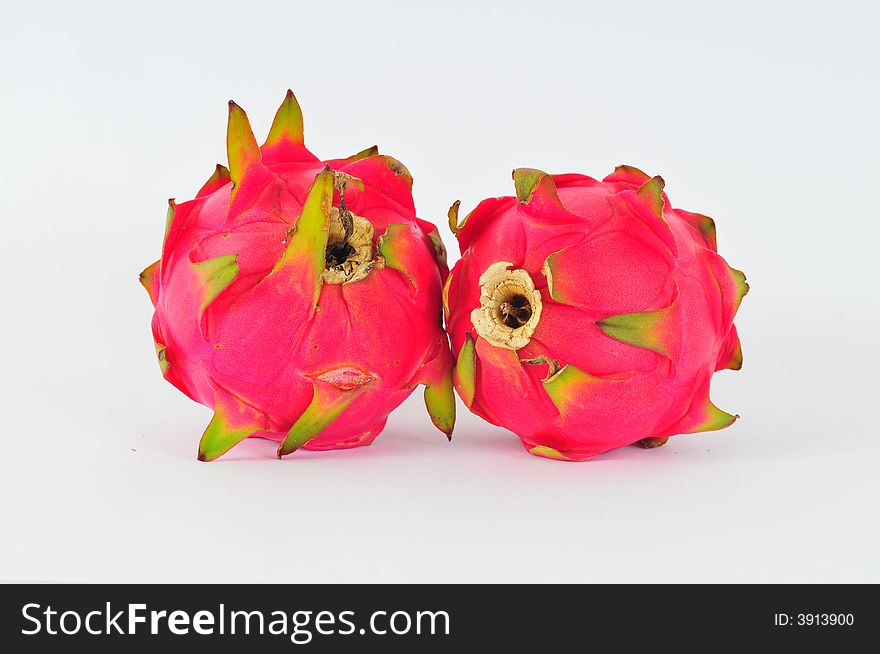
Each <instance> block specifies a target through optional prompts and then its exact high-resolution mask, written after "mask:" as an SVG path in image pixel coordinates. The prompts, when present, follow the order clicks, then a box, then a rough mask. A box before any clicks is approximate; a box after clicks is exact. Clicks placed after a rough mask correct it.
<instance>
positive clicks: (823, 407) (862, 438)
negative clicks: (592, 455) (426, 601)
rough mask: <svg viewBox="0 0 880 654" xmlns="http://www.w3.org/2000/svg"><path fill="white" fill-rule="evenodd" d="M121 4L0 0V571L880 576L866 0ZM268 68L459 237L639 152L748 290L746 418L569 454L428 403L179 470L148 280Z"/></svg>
mask: <svg viewBox="0 0 880 654" xmlns="http://www.w3.org/2000/svg"><path fill="white" fill-rule="evenodd" d="M124 4H125V5H131V6H123V5H124ZM138 4H140V5H149V6H148V7H143V6H142V7H138V8H134V3H106V4H98V3H94V2H77V3H60V2H58V3H54V5H53V4H52V3H50V4H48V5H46V4H39V5H38V4H37V3H16V4H14V5H10V6H4V8H3V19H2V27H0V31H2V34H0V93H2V102H0V130H2V133H0V180H2V181H0V189H2V193H0V220H2V236H0V244H2V249H0V298H2V321H0V343H2V354H0V357H2V358H0V361H2V363H0V416H2V425H3V429H2V449H0V579H2V580H40V581H44V580H45V581H49V580H57V581H295V582H305V581H320V582H323V581H413V582H422V581H769V582H781V581H798V582H806V581H873V582H878V581H880V557H878V556H877V552H878V545H880V543H878V540H880V527H878V510H877V506H878V501H880V482H878V478H880V475H878V465H880V445H878V439H877V435H878V432H880V430H878V428H877V426H876V421H877V410H878V400H877V390H878V383H877V372H876V371H877V366H878V363H880V362H878V358H880V357H878V334H880V302H878V292H877V288H878V286H877V285H878V281H880V280H878V264H877V245H876V242H877V238H878V236H880V227H878V224H880V214H878V210H877V206H878V187H877V182H878V176H880V164H878V151H880V138H878V136H880V134H878V124H880V120H878V116H880V95H878V93H880V91H878V83H877V67H878V63H880V46H878V37H877V34H878V30H880V12H878V9H877V8H876V7H877V6H876V4H874V3H870V2H864V3H858V2H838V3H825V2H822V3H820V2H814V3H811V2H790V3H783V2H770V3H768V2H743V1H741V0H739V1H737V2H733V3H726V4H721V3H703V2H675V3H658V2H633V1H630V2H626V3H612V2H607V1H606V2H602V3H584V2H577V3H571V4H563V3H554V2H534V1H532V2H527V3H514V2H503V3H497V4H489V3H480V2H475V1H470V2H463V3H457V2H450V1H448V0H447V1H444V2H443V3H434V6H433V7H428V6H421V5H422V4H425V5H427V3H412V2H411V3H404V2H400V3H377V2H351V3H348V2H339V1H336V2H309V3H297V2H291V1H287V2H278V3H265V2H254V1H252V2H244V1H241V2H237V3H226V2H211V3H204V4H201V5H196V4H195V3H181V2H169V3H163V2H151V3H138ZM832 4H833V8H832ZM288 87H291V88H293V89H294V91H295V93H296V94H297V96H298V98H299V100H300V103H301V104H302V107H303V110H304V113H305V121H306V142H307V144H308V145H309V146H310V148H311V149H312V150H313V151H314V152H315V153H316V154H318V155H319V156H322V157H325V158H329V157H332V156H344V155H348V154H351V153H353V152H356V151H358V150H360V149H362V148H364V147H366V146H369V145H372V144H373V143H378V144H379V145H380V147H381V149H382V151H383V152H387V153H390V154H393V155H394V156H396V157H397V158H399V159H400V160H402V161H403V162H404V163H405V164H406V165H407V166H408V167H409V168H410V170H411V171H412V173H413V175H414V176H415V180H416V183H415V188H414V193H415V200H416V205H417V208H418V210H419V213H420V215H421V216H422V217H424V218H427V219H430V220H433V221H434V222H436V223H437V224H439V225H441V232H442V233H443V236H444V238H445V240H446V242H447V245H448V246H449V249H450V251H451V252H450V253H451V255H452V258H453V259H455V258H456V257H457V248H456V244H455V242H454V239H453V238H452V236H451V234H450V233H449V232H448V230H447V229H446V228H445V227H444V226H443V225H444V223H445V215H446V209H447V208H448V206H449V205H450V204H451V202H452V201H453V200H455V199H461V200H462V204H463V207H462V208H463V210H470V209H471V208H472V207H473V206H474V205H475V204H476V202H478V201H479V200H480V199H481V198H483V197H488V196H494V195H508V194H512V192H513V186H512V182H511V181H510V170H511V169H512V168H514V167H516V166H533V167H538V168H541V169H544V170H547V171H550V172H556V173H561V172H582V173H586V174H590V175H592V176H594V177H601V176H603V175H605V174H607V173H608V172H609V171H610V170H611V169H612V168H613V166H614V165H615V164H618V163H624V162H625V163H630V164H633V165H636V166H639V167H640V168H642V169H644V170H646V171H648V172H649V173H651V174H662V175H663V176H664V177H665V179H666V181H667V187H666V190H667V192H668V193H669V195H670V198H671V199H672V202H673V204H674V205H676V206H679V207H683V208H686V209H690V210H694V211H699V212H703V213H706V214H708V215H711V216H713V217H714V218H715V219H716V221H717V223H718V237H719V244H720V251H721V253H722V254H723V255H724V256H725V257H726V258H727V259H728V261H729V262H730V263H731V264H732V265H734V266H736V267H738V268H741V269H742V270H744V271H745V272H746V273H747V275H748V278H749V282H750V283H751V286H752V291H751V293H750V294H749V296H748V297H747V298H746V300H745V302H744V303H743V305H742V309H741V311H740V315H739V317H738V320H737V323H738V325H739V327H740V333H741V335H742V340H743V346H744V350H745V367H744V369H743V370H742V371H741V372H739V373H734V372H729V371H726V372H722V373H719V374H718V375H717V376H716V378H715V381H714V383H713V399H714V401H715V403H716V404H718V405H719V406H720V407H722V408H724V409H727V410H729V411H732V412H737V413H739V414H741V415H742V420H741V421H739V422H738V423H737V424H736V425H734V426H733V427H732V428H730V429H728V430H725V431H722V432H717V433H712V434H706V435H699V436H683V437H678V438H675V439H673V440H672V441H671V442H670V444H669V445H667V446H666V447H664V448H660V449H658V450H651V451H642V450H638V449H636V448H625V449H622V450H619V451H616V452H612V453H610V454H608V455H605V456H602V457H600V458H598V459H597V460H594V461H592V462H588V463H582V464H564V463H558V462H553V461H548V460H542V459H538V458H535V457H531V456H528V455H527V454H526V453H525V452H524V451H523V450H522V448H521V446H520V444H519V442H518V440H517V439H516V438H515V437H514V436H513V435H511V434H510V433H509V432H506V431H504V430H502V429H497V428H494V427H491V426H489V425H487V424H486V423H483V422H482V421H480V420H479V419H477V418H475V417H473V416H471V415H468V414H467V412H466V411H465V410H464V408H463V407H462V406H461V405H459V411H460V417H459V422H458V426H457V429H456V433H455V438H454V441H453V443H452V444H451V445H450V444H447V443H446V440H445V438H443V436H442V435H441V434H440V433H439V432H437V431H435V430H434V429H433V427H431V425H430V422H429V420H428V418H427V416H426V415H425V413H424V410H423V407H422V402H421V398H420V397H419V395H420V394H415V395H413V396H412V397H411V398H410V400H409V401H407V402H406V403H405V404H404V405H403V406H402V407H401V408H400V409H399V410H398V411H397V412H396V413H395V414H394V415H393V417H392V419H391V420H390V422H389V424H388V428H387V430H386V431H385V433H384V434H383V435H382V436H381V437H380V438H379V439H378V440H377V441H376V443H375V444H374V445H373V446H372V447H369V448H362V449H358V450H352V451H346V452H329V453H307V452H301V453H297V454H296V455H294V456H292V457H290V458H289V459H287V460H284V461H282V462H279V461H276V460H275V459H274V458H273V457H272V455H273V453H274V446H272V444H270V443H267V442H265V441H255V442H247V443H244V444H243V445H241V446H239V447H237V448H236V449H235V450H234V451H233V452H232V453H231V454H229V455H228V456H226V457H224V458H223V459H222V460H220V461H219V462H217V463H214V464H200V463H198V462H197V461H196V460H195V451H196V445H197V442H198V438H199V436H200V434H201V432H202V430H203V428H204V426H205V425H206V424H207V422H208V420H209V419H210V414H211V412H210V411H209V410H208V409H206V408H204V407H202V406H199V405H197V404H195V403H193V402H192V401H190V400H189V399H187V398H186V397H184V396H183V395H182V394H180V393H179V392H178V391H177V390H175V389H174V388H173V387H172V386H170V385H169V384H167V383H165V382H163V380H162V378H161V376H160V374H159V371H158V368H157V365H156V361H155V356H154V353H153V345H152V339H151V336H150V330H149V319H150V315H151V306H150V304H149V301H148V299H147V296H146V293H145V292H144V291H143V289H142V288H141V287H140V285H139V284H138V282H137V275H138V273H139V272H140V271H141V269H142V268H143V267H144V266H146V265H147V264H148V263H150V262H152V261H153V260H154V259H156V258H157V256H158V251H159V246H160V242H161V236H162V230H163V225H164V214H165V206H166V199H167V198H168V197H169V196H175V197H177V198H179V199H181V200H183V199H187V198H189V197H191V196H192V195H193V194H194V192H195V191H196V190H197V189H198V188H199V186H200V185H201V183H202V182H203V181H204V179H206V178H207V176H208V175H209V174H210V173H211V171H212V168H213V166H214V164H215V163H216V162H225V146H224V138H225V124H226V101H227V100H228V99H229V98H230V97H232V98H234V99H235V100H236V101H238V102H239V103H240V104H241V105H242V106H243V107H244V108H245V109H246V110H247V111H248V113H249V115H250V117H251V121H252V124H253V125H254V129H255V131H256V132H257V135H258V137H259V138H260V140H262V137H263V136H264V135H265V133H266V132H267V130H268V127H269V124H270V121H271V118H272V115H273V114H274V111H275V109H276V107H277V105H278V104H279V103H280V101H281V99H282V97H283V94H284V92H285V90H286V89H287V88H288Z"/></svg>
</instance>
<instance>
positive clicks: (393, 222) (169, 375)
mask: <svg viewBox="0 0 880 654" xmlns="http://www.w3.org/2000/svg"><path fill="white" fill-rule="evenodd" d="M227 152H228V157H229V169H228V170H227V169H226V168H224V167H223V166H220V165H218V166H217V169H216V171H215V172H214V174H213V176H212V177H211V178H210V179H209V180H208V181H207V183H206V184H205V185H204V186H203V187H202V189H201V190H200V191H199V192H198V193H197V194H196V198H195V199H194V200H191V201H189V202H184V203H181V204H175V203H174V201H173V200H172V201H170V202H169V204H170V208H169V210H168V218H167V225H166V230H165V241H164V244H163V247H162V258H161V259H160V260H159V261H157V262H156V263H154V264H153V265H151V266H149V267H148V268H147V269H146V270H144V272H143V273H142V274H141V282H142V283H143V285H144V286H145V287H146V289H147V292H148V293H149V294H150V298H151V300H152V302H153V304H154V306H155V307H156V311H155V314H154V316H153V322H152V327H153V336H154V339H155V341H156V352H157V354H158V358H159V363H160V366H161V369H162V373H163V374H164V376H165V378H166V379H167V380H168V381H169V382H171V383H172V384H174V385H175V386H176V387H177V388H178V389H180V390H181V391H183V393H185V394H186V395H188V396H189V397H191V398H192V399H194V400H196V401H197V402H201V403H202V404H204V405H205V406H208V407H211V408H213V409H214V417H213V419H212V420H211V422H210V424H209V425H208V427H207V429H206V430H205V432H204V435H203V436H202V439H201V442H200V444H199V452H198V458H199V459H200V460H203V461H210V460H213V459H215V458H217V457H219V456H221V455H222V454H224V453H225V452H227V451H228V450H229V449H230V448H232V447H233V446H234V445H236V444H237V443H238V442H240V441H241V440H243V439H244V438H247V437H249V436H257V437H264V438H270V439H274V440H276V441H280V445H279V446H278V450H277V455H278V457H279V458H280V457H281V456H283V455H285V454H289V453H291V452H293V451H295V450H296V449H298V448H300V447H303V448H306V449H310V450H327V449H336V448H348V447H355V446H359V445H369V444H370V443H371V442H372V441H373V439H374V438H376V436H377V435H378V434H379V432H380V431H381V430H382V428H383V426H384V425H385V421H386V419H387V417H388V414H389V413H390V412H391V411H392V410H393V409H394V408H395V407H397V406H398V405H399V404H400V403H401V402H402V401H403V400H404V399H405V398H406V397H407V396H408V395H409V394H410V393H411V392H412V390H413V389H414V387H415V386H417V385H419V384H423V385H425V403H426V405H427V407H428V412H429V413H430V415H431V418H432V420H433V422H434V424H435V425H436V426H437V427H438V428H439V429H441V430H442V431H444V432H445V433H446V434H447V436H451V433H452V428H453V424H454V421H455V401H454V396H453V391H452V376H451V366H452V358H451V354H450V352H449V345H448V340H447V337H446V334H445V332H444V331H443V328H442V320H441V308H440V307H441V305H440V296H441V289H442V284H443V281H444V279H445V276H446V275H447V274H448V270H447V267H446V260H445V256H446V253H445V251H444V249H443V244H442V243H441V241H440V237H439V235H438V233H437V229H436V227H434V225H432V224H431V223H428V222H426V221H424V220H421V219H419V218H417V217H416V215H415V207H414V205H413V199H412V191H411V189H412V177H411V176H410V174H409V171H407V169H406V168H405V167H404V166H403V165H402V164H401V163H400V162H399V161H397V160H395V159H393V158H391V157H388V156H384V155H380V154H378V150H377V149H376V148H375V147H374V148H370V149H367V150H364V151H363V152H360V153H358V154H356V155H353V156H351V157H349V158H347V159H334V160H331V161H326V162H323V163H322V162H321V161H319V160H318V159H317V158H316V157H315V156H314V155H313V154H312V153H311V152H309V151H308V150H307V149H306V148H305V146H304V144H303V122H302V113H301V111H300V108H299V105H298V103H297V101H296V98H294V96H293V94H292V93H291V92H290V91H288V93H287V97H286V98H285V100H284V102H283V103H282V105H281V108H280V109H279V110H278V113H277V114H276V116H275V121H274V123H273V124H272V128H271V130H270V132H269V137H268V139H267V140H266V142H265V144H264V145H263V146H262V147H260V146H258V145H257V142H256V140H255V139H254V135H253V133H252V131H251V127H250V124H249V123H248V119H247V116H246V115H245V113H244V111H242V109H241V108H240V107H238V106H237V105H236V104H235V103H233V102H230V103H229V127H228V132H227Z"/></svg>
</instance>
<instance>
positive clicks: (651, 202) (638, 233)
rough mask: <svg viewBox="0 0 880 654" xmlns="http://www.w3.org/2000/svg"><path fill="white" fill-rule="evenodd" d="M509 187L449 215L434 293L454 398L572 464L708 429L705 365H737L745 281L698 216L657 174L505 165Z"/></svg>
mask: <svg viewBox="0 0 880 654" xmlns="http://www.w3.org/2000/svg"><path fill="white" fill-rule="evenodd" d="M513 179H514V185H515V188H516V197H502V198H493V199H488V200H484V201H483V202H481V203H480V204H479V205H478V206H477V208H476V209H474V211H472V212H471V213H470V214H469V215H468V216H467V217H466V218H465V219H464V220H463V221H461V223H459V218H458V207H459V203H458V202H456V203H455V204H454V205H453V206H452V208H451V209H450V211H449V223H450V227H451V229H452V231H453V233H455V234H456V236H457V238H458V242H459V246H460V248H461V253H462V257H461V260H460V261H459V262H458V263H457V264H456V265H455V267H454V268H453V270H452V272H451V273H450V275H449V277H448V279H447V282H446V285H445V286H444V290H443V306H444V312H445V315H446V320H447V326H448V331H449V335H450V339H451V341H452V349H453V352H454V354H455V357H456V364H455V370H454V373H453V380H454V384H455V387H456V390H457V391H458V394H459V395H460V396H461V398H462V400H464V402H465V404H466V405H467V406H468V407H469V408H470V409H471V411H473V412H474V413H476V414H477V415H479V416H481V417H482V418H484V419H485V420H487V421H489V422H490V423H492V424H494V425H498V426H501V427H505V428H507V429H509V430H511V431H513V432H515V433H516V434H517V435H518V436H519V437H520V440H521V441H522V443H523V445H524V447H525V448H526V450H528V451H529V452H531V453H532V454H535V455H538V456H544V457H548V458H552V459H561V460H575V461H579V460H584V459H589V458H591V457H594V456H596V455H598V454H601V453H602V452H605V451H607V450H610V449H613V448H616V447H620V446H623V445H628V444H638V445H641V446H643V447H656V446H659V445H663V444H664V443H665V442H666V441H667V440H668V438H669V437H670V436H672V435H674V434H689V433H694V432H702V431H709V430H714V429H721V428H724V427H727V426H729V425H730V424H732V423H733V422H734V420H735V419H736V416H734V415H731V414H729V413H726V412H725V411H722V410H721V409H719V408H717V407H716V406H715V405H714V404H712V402H711V401H710V400H709V382H710V380H711V378H712V374H713V373H714V372H715V371H717V370H721V369H724V368H729V369H734V370H738V369H739V368H740V367H741V366H742V350H741V348H740V342H739V338H738V336H737V332H736V328H735V327H734V325H733V319H734V315H735V314H736V312H737V309H738V308H739V305H740V302H741V301H742V298H743V296H744V295H745V294H746V292H747V291H748V285H747V284H746V281H745V276H744V275H743V273H741V272H740V271H738V270H735V269H733V268H731V267H730V266H728V265H727V263H726V262H725V261H724V259H722V258H721V257H720V256H719V255H718V253H717V248H716V242H715V224H714V222H713V221H712V219H711V218H708V217H707V216H703V215H700V214H696V213H690V212H688V211H683V210H681V209H673V208H672V207H671V206H670V204H669V200H668V198H667V197H666V195H665V193H664V192H663V188H664V182H663V179H662V178H660V177H649V176H648V175H646V174H645V173H643V172H642V171H640V170H638V169H637V168H633V167H630V166H619V167H617V168H616V169H615V171H614V172H613V173H612V174H611V175H609V176H608V177H606V178H605V179H604V180H603V181H601V182H599V181H597V180H595V179H592V178H590V177H587V176H585V175H548V174H545V173H543V172H541V171H539V170H534V169H528V168H520V169H517V170H515V171H513Z"/></svg>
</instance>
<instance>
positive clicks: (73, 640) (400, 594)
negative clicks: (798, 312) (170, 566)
mask: <svg viewBox="0 0 880 654" xmlns="http://www.w3.org/2000/svg"><path fill="white" fill-rule="evenodd" d="M878 619H880V616H878V601H877V587H876V586H842V585H827V586H817V585H791V586H759V585H737V586H718V585H675V586H663V585H650V586H642V585H630V586H612V585H607V586H603V585H593V586H580V585H570V586H550V585H530V586H526V585H507V586H505V585H494V586H476V585H475V586H467V585H440V586H437V585H381V586H377V585H336V586H329V585H322V586H312V585H274V586H256V585H240V586H238V585H216V586H212V585H197V586H174V585H137V586H125V585H8V586H3V587H0V645H3V646H8V645H17V646H18V648H15V649H11V650H10V649H8V647H6V648H5V651H22V650H21V649H19V648H23V647H28V646H38V647H39V649H38V650H37V651H56V650H57V651H62V650H63V649H64V648H66V647H88V648H89V651H90V652H105V651H106V652H118V651H120V649H119V648H120V647H121V646H127V645H128V644H135V643H137V644H141V643H143V644H145V645H147V646H155V647H161V648H162V650H163V651H183V650H184V648H186V649H187V650H189V649H190V648H192V647H193V645H205V646H208V647H210V651H211V652H212V653H213V652H225V651H230V652H232V651H235V652H241V651H243V650H242V647H246V648H247V650H246V651H249V652H251V651H260V652H262V651H267V652H282V651H297V650H305V651H314V652H321V651H348V650H349V649H354V648H362V647H367V648H371V649H372V648H376V647H378V648H382V650H383V651H407V652H411V651H419V652H423V651H429V652H431V651H438V652H440V651H450V649H451V648H452V647H454V646H455V647H457V646H462V645H481V644H482V645H487V646H491V647H493V648H498V647H509V648H513V649H514V651H522V650H523V649H524V648H536V650H537V651H557V650H561V649H563V648H570V646H572V645H574V646H578V645H582V646H583V647H590V646H593V645H596V644H603V645H607V644H612V645H613V646H614V647H615V649H617V648H618V647H620V648H629V647H631V646H635V645H640V644H646V645H654V646H656V645H657V644H659V643H666V644H669V645H674V646H678V647H680V646H693V647H695V648H696V647H700V648H709V649H708V650H707V651H712V650H713V649H714V648H715V647H717V646H718V645H727V646H729V645H732V644H743V645H751V644H767V645H795V644H804V643H809V644H811V645H814V646H815V645H821V644H827V645H829V646H835V647H839V646H842V645H847V644H855V643H865V642H872V641H873V640H874V639H876V638H877V637H878V636H880V626H878V625H880V621H878ZM872 637H873V638H872Z"/></svg>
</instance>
